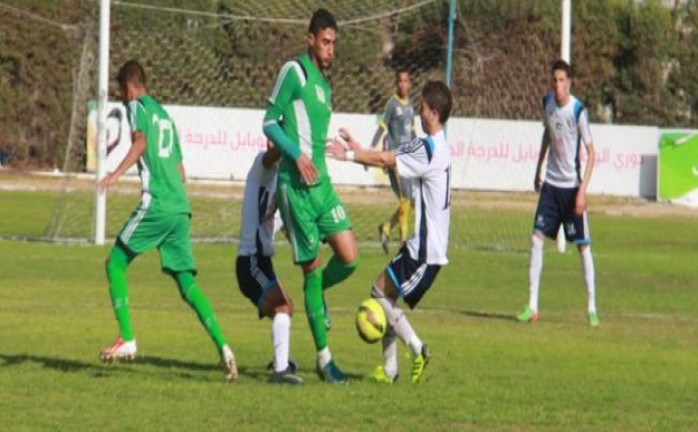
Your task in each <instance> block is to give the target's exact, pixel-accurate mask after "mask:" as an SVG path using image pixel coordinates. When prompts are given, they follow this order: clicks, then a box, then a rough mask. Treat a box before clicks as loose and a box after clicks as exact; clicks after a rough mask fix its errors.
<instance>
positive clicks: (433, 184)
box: [395, 130, 451, 265]
mask: <svg viewBox="0 0 698 432" xmlns="http://www.w3.org/2000/svg"><path fill="white" fill-rule="evenodd" d="M395 160H396V163H397V169H398V171H399V172H400V175H401V176H402V177H404V178H408V179H412V181H413V188H414V198H415V202H414V209H415V228H414V234H413V235H412V237H410V238H409V239H408V240H407V248H408V250H409V252H410V255H411V256H412V258H413V259H417V260H419V261H421V262H425V263H427V264H438V265H446V264H447V263H448V258H447V250H448V231H449V226H450V221H451V150H450V147H449V145H448V143H447V142H446V136H445V134H444V131H443V130H441V131H439V132H437V133H436V134H435V135H429V136H427V137H424V138H417V139H415V140H413V141H412V142H410V143H408V144H403V145H401V146H400V147H398V149H397V151H396V153H395Z"/></svg>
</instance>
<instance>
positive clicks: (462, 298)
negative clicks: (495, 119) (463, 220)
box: [0, 191, 698, 431]
mask: <svg viewBox="0 0 698 432" xmlns="http://www.w3.org/2000/svg"><path fill="white" fill-rule="evenodd" d="M37 196H40V194H39V195H37ZM0 198H1V199H2V202H3V205H2V209H1V210H0V216H2V219H3V220H4V222H3V223H4V225H3V227H7V226H9V224H12V223H22V224H30V225H31V224H36V225H37V226H39V225H40V224H42V223H44V221H32V220H31V218H30V217H29V216H25V217H23V218H21V220H15V222H12V221H13V219H12V218H11V216H10V215H11V214H12V213H13V212H12V209H13V208H16V206H18V205H20V204H22V205H27V203H28V202H30V201H31V197H28V196H27V195H26V193H21V194H15V193H13V192H7V191H5V192H0ZM17 200H21V202H18V201H17ZM592 200H593V199H592ZM532 210H533V209H531V211H532ZM28 214H30V213H27V215H28ZM591 218H592V234H593V237H594V244H593V251H594V256H595V262H596V273H597V287H598V288H597V301H598V305H599V313H600V318H601V326H600V327H599V328H597V329H590V328H588V326H587V323H586V316H585V315H586V314H585V310H586V295H585V292H584V288H583V282H582V278H581V274H580V269H579V267H580V265H579V259H578V257H577V254H576V251H572V250H568V252H567V253H565V254H558V253H557V252H554V251H553V245H552V242H548V243H547V249H546V254H545V267H544V271H543V279H542V282H541V319H540V321H539V322H538V323H536V324H533V325H527V324H519V323H517V322H515V321H514V320H513V317H514V315H515V313H516V312H518V311H519V310H520V309H521V308H522V306H523V305H524V304H525V303H526V301H527V289H526V286H527V265H528V256H527V254H525V253H505V252H494V251H486V250H485V251H483V250H474V249H469V248H454V249H452V250H451V251H450V256H449V258H450V260H451V264H450V265H449V266H447V267H446V268H445V269H444V270H442V272H441V273H440V274H439V277H438V279H437V282H436V284H435V286H434V287H433V288H432V290H431V291H430V292H429V293H428V294H427V295H426V296H425V298H424V300H423V302H422V303H421V304H420V305H419V307H418V309H417V310H415V311H408V312H407V315H408V317H409V318H410V320H411V322H412V324H413V325H414V327H415V328H416V330H417V331H418V333H419V334H420V336H421V337H422V338H423V340H424V341H425V342H426V343H427V344H429V346H430V347H431V349H432V352H433V354H434V357H433V358H432V362H431V363H430V365H429V367H428V368H427V370H426V373H425V377H424V381H423V382H422V383H420V384H419V385H412V384H410V383H409V369H410V365H411V363H410V361H409V359H408V358H407V350H406V349H405V348H404V347H402V346H400V351H399V353H400V354H399V358H400V373H401V378H400V379H399V380H398V382H397V383H396V384H395V385H393V386H381V385H376V384H371V383H368V382H365V381H362V379H361V377H362V376H363V375H365V374H367V373H370V372H371V371H372V370H373V368H374V367H375V366H376V365H377V364H378V363H379V362H380V361H381V355H380V348H379V346H378V345H367V344H364V343H363V342H361V340H360V339H359V338H358V337H357V336H356V332H355V330H354V325H353V317H354V311H355V308H356V307H357V305H358V304H359V303H360V301H361V300H363V299H364V298H366V297H368V295H369V288H370V285H371V282H372V281H373V278H374V277H375V275H376V274H377V272H379V271H380V270H381V269H382V268H383V267H384V266H385V264H386V262H387V260H388V257H386V256H384V255H383V254H382V252H381V251H380V249H379V248H378V247H364V248H362V250H361V254H362V257H361V259H362V261H361V265H360V267H359V269H358V271H357V272H356V273H355V274H354V275H353V276H352V277H351V278H350V279H349V280H348V281H347V282H345V283H344V284H342V285H340V286H338V287H335V288H333V289H332V290H331V291H329V292H328V303H329V305H330V310H331V314H332V315H331V317H332V321H333V328H332V330H331V331H330V333H329V341H330V346H331V348H332V351H333V354H334V356H335V359H336V360H337V362H338V364H339V365H340V367H342V368H343V369H344V370H345V371H346V372H348V373H349V374H350V376H351V377H352V378H353V379H352V382H351V383H350V384H349V385H346V386H330V385H326V384H324V383H321V382H319V380H318V378H317V376H316V375H315V373H314V352H313V351H314V349H313V344H312V340H311V337H310V332H309V329H308V325H307V322H306V320H305V317H304V314H303V300H302V288H301V282H302V281H301V277H300V272H299V270H298V269H297V268H294V267H293V266H292V265H291V264H290V261H291V258H290V251H289V249H288V247H286V246H280V248H279V249H280V250H279V254H278V256H277V258H276V259H275V265H276V267H277V272H278V274H279V275H280V277H281V278H282V280H283V282H284V284H285V285H286V287H287V289H288V291H289V292H290V294H291V296H292V298H293V299H294V300H295V303H296V307H297V313H296V315H295V316H294V318H293V321H292V322H293V324H292V345H291V351H292V352H291V355H292V357H293V358H294V359H295V360H296V361H297V362H298V363H299V364H300V375H301V376H302V377H303V378H304V379H305V381H306V384H305V385H304V386H303V387H301V388H291V387H282V386H272V385H269V384H267V383H266V379H267V377H268V372H267V371H266V370H265V365H266V364H267V362H268V361H269V360H270V359H271V357H272V353H271V347H270V336H269V327H270V325H269V324H270V323H269V321H268V320H265V321H259V320H258V319H257V317H256V312H255V311H254V310H253V308H252V306H251V305H250V304H249V303H248V302H247V300H246V299H244V298H243V296H242V295H241V294H240V293H239V291H238V288H237V283H236V280H235V274H234V269H233V266H234V258H235V246H234V245H196V246H195V254H196V257H197V261H198V264H199V270H200V273H199V277H198V282H199V285H200V286H201V288H202V289H203V290H204V292H205V293H206V294H207V295H208V296H209V298H210V300H211V303H212V305H213V308H214V310H215V311H216V314H217V316H218V319H219V322H220V324H221V325H222V327H223V329H224V332H225V333H226V335H227V336H228V338H229V341H230V343H231V345H232V347H233V349H234V350H235V353H236V355H237V358H238V363H239V366H240V370H241V377H240V379H239V382H237V383H235V384H232V385H226V384H224V383H223V373H222V371H220V370H219V369H218V367H217V362H218V357H217V353H216V352H215V349H214V347H213V344H212V343H211V341H210V340H208V338H207V336H206V334H205V333H204V331H203V329H202V328H201V327H200V325H199V323H198V322H197V320H196V317H195V315H194V314H193V313H192V312H191V311H190V310H189V309H188V307H187V306H186V305H185V304H184V302H182V301H181V300H180V298H179V295H178V293H177V289H176V287H175V284H174V282H173V281H171V280H170V279H169V278H168V277H166V276H164V275H162V274H161V273H160V271H159V262H158V258H157V255H156V254H154V253H150V254H146V255H144V256H142V257H139V258H138V259H137V260H136V261H135V262H134V264H133V265H132V266H131V268H130V269H129V273H128V277H129V284H130V303H131V308H132V318H133V323H134V328H135V331H136V336H137V340H138V347H139V353H138V354H139V356H138V358H137V360H136V362H135V363H133V364H102V363H100V362H99V361H98V359H97V353H98V351H99V350H100V349H101V348H102V347H103V346H105V345H106V344H108V343H110V342H111V341H112V340H113V338H114V337H115V336H116V322H115V320H114V316H113V313H112V310H111V307H110V303H109V297H108V293H107V285H106V278H105V275H104V258H105V257H106V255H107V253H108V247H93V246H83V245H58V244H44V243H25V242H13V241H4V242H0V263H1V264H0V280H1V281H2V289H1V290H0V317H1V318H2V324H0V389H1V391H0V413H2V420H3V421H2V423H3V425H4V426H3V429H5V430H47V429H52V430H97V429H99V430H120V431H122V430H253V431H256V430H260V431H263V430H272V429H279V430H281V429H283V430H303V431H305V430H340V431H342V430H346V431H350V430H351V431H354V430H361V429H363V430H398V431H400V430H429V431H433V430H437V431H438V430H443V431H446V430H448V431H452V430H517V431H521V430H536V431H537V430H549V431H561V430H594V431H596V430H633V431H636V430H648V431H649V430H666V431H680V430H685V431H689V430H698V414H697V413H698V366H697V365H698V282H696V280H695V276H696V274H697V273H696V270H695V261H696V251H698V232H697V231H696V229H695V221H696V219H695V217H692V216H690V215H689V216H687V215H681V216H670V215H669V216H667V215H665V214H657V215H649V216H647V215H646V216H644V217H630V216H627V215H625V214H620V215H614V214H609V213H606V212H598V213H594V211H593V208H592V213H591ZM493 223H497V221H496V220H493ZM463 228H466V229H467V228H468V227H463ZM459 229H460V228H459ZM471 229H474V228H471ZM325 253H327V251H325Z"/></svg>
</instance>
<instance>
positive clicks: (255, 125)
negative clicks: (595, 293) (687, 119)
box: [88, 104, 659, 197]
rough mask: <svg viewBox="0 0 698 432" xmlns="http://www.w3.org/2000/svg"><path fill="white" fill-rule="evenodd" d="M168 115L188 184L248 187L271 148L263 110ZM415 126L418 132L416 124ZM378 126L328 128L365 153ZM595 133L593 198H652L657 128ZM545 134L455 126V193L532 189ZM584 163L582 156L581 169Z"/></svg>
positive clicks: (492, 124) (119, 121) (366, 174)
mask: <svg viewBox="0 0 698 432" xmlns="http://www.w3.org/2000/svg"><path fill="white" fill-rule="evenodd" d="M165 108H166V109H167V111H168V112H169V113H170V115H171V116H172V118H173V120H174V121H175V124H176V125H177V131H178V133H179V139H180V144H181V146H182V153H183V155H184V164H185V168H186V171H187V175H188V176H189V177H191V178H199V179H213V180H244V178H245V176H246V174H247V170H248V168H249V167H250V165H251V163H252V160H253V158H254V156H255V154H256V153H257V152H259V151H260V150H263V149H264V148H265V147H266V138H265V136H264V134H263V133H262V118H263V116H264V111H263V110H253V109H237V108H214V107H190V106H180V105H168V106H166V107H165ZM110 110H111V112H112V113H116V112H119V114H116V115H114V114H113V115H112V116H110V120H109V122H108V124H109V127H110V133H109V137H110V138H109V140H110V141H109V146H110V150H111V151H110V153H109V156H108V158H107V171H111V170H113V169H114V168H116V166H117V165H118V163H119V162H120V161H121V159H123V157H124V155H125V154H126V152H127V151H128V148H129V146H130V134H129V133H128V125H127V122H126V116H125V112H124V111H123V106H122V105H120V104H110ZM93 117H94V116H92V115H91V116H90V118H88V120H92V125H89V124H88V137H89V136H90V128H94V119H93ZM88 123H89V122H88ZM417 124H418V126H419V119H417ZM376 126H377V117H376V116H375V115H367V114H343V113H336V114H334V115H333V116H332V121H331V123H330V136H334V135H336V134H337V131H338V129H339V128H340V127H346V128H347V129H349V130H350V131H351V132H352V134H353V135H354V136H355V138H356V139H357V140H358V141H359V142H361V143H362V144H364V145H366V146H368V145H369V144H370V141H371V138H372V137H373V134H374V132H375V130H376ZM418 129H419V127H418ZM591 130H592V135H593V137H594V145H595V148H596V167H595V170H594V175H593V177H592V181H591V184H590V186H589V192H590V193H594V194H609V195H621V196H643V197H654V196H655V194H656V170H657V168H656V157H657V142H658V141H657V140H658V134H659V130H658V128H656V127H648V126H615V125H598V124H592V126H591ZM119 132H120V133H119ZM542 133H543V127H542V124H541V123H540V122H532V121H514V120H489V119H475V118H452V119H450V120H449V122H448V129H447V136H448V141H449V143H450V146H451V155H452V165H453V168H452V176H453V177H452V182H453V183H452V185H453V187H455V188H466V189H474V190H491V191H529V190H532V188H533V175H534V172H535V167H536V161H537V158H538V150H539V148H540V141H541V135H542ZM90 147H92V148H90ZM93 148H94V142H93V140H92V139H88V170H94V165H93V163H92V164H91V163H90V157H89V153H91V150H92V149H93ZM585 158H586V156H585V155H583V157H582V162H583V163H584V159H585ZM91 165H92V166H91ZM328 167H329V170H330V174H331V176H332V178H333V180H334V181H335V182H336V183H337V184H344V185H357V186H371V185H382V184H387V177H386V175H385V174H384V173H383V172H382V171H381V170H377V169H368V170H365V169H364V168H363V167H362V166H360V165H356V164H351V163H339V162H336V161H329V162H328ZM131 172H135V171H133V170H132V171H131Z"/></svg>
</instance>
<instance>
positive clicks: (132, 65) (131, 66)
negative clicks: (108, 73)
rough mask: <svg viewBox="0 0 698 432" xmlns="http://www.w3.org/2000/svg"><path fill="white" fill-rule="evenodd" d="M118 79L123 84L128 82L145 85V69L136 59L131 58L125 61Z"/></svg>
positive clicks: (117, 76)
mask: <svg viewBox="0 0 698 432" xmlns="http://www.w3.org/2000/svg"><path fill="white" fill-rule="evenodd" d="M116 81H118V83H119V85H121V86H123V85H125V84H126V83H127V82H130V83H132V84H136V85H145V70H143V66H141V64H140V63H138V62H137V61H136V60H129V61H127V62H126V63H124V65H123V66H121V68H120V69H119V73H118V74H117V75H116Z"/></svg>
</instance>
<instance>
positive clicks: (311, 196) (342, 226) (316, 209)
mask: <svg viewBox="0 0 698 432" xmlns="http://www.w3.org/2000/svg"><path fill="white" fill-rule="evenodd" d="M277 200H278V203H279V209H280V210H281V218H282V219H283V221H284V226H285V227H286V234H287V236H288V240H289V242H290V243H291V249H292V251H293V261H294V262H295V263H296V264H299V263H304V262H308V261H312V260H314V259H315V257H317V254H318V250H319V249H320V241H322V240H324V239H325V238H327V237H331V236H333V235H334V234H337V233H340V232H342V231H346V230H349V229H351V221H350V220H349V215H348V214H347V211H346V209H345V208H344V204H342V201H341V200H340V199H339V196H338V195H337V193H336V192H335V190H334V187H332V183H331V182H330V181H329V180H326V181H323V182H321V183H319V184H316V185H313V186H311V187H307V186H299V187H298V186H294V185H292V184H290V183H285V182H283V183H282V182H279V186H278V190H277Z"/></svg>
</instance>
